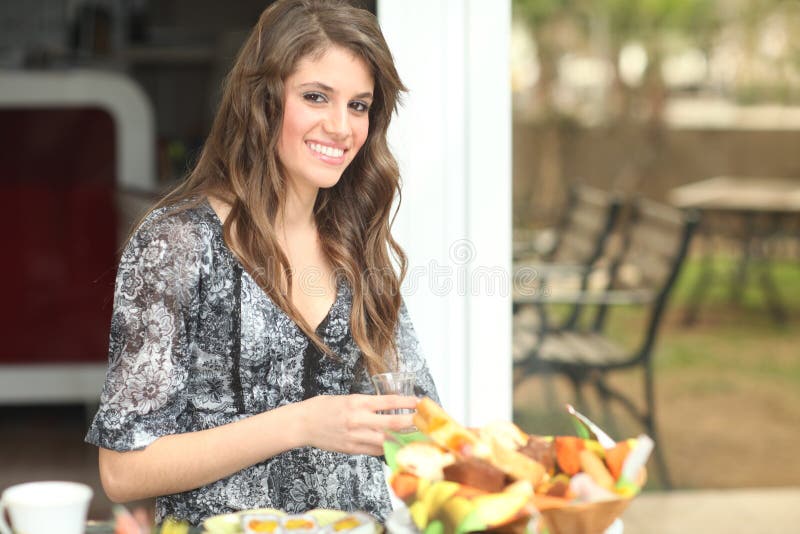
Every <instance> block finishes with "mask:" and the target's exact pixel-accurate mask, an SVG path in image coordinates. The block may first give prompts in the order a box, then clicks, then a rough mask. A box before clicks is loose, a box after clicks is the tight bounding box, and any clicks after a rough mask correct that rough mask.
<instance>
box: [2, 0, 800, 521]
mask: <svg viewBox="0 0 800 534" xmlns="http://www.w3.org/2000/svg"><path fill="white" fill-rule="evenodd" d="M359 3H360V5H362V6H364V7H366V8H368V9H371V10H373V11H375V9H376V5H375V2H359ZM268 4H269V2H268V1H266V0H258V1H253V0H238V1H236V2H226V3H222V2H217V1H214V0H192V1H189V0H160V1H153V0H151V1H148V0H105V1H100V0H91V1H90V0H86V1H82V0H2V2H0V154H1V155H0V161H2V162H3V163H2V170H0V187H2V191H3V198H4V199H7V206H6V209H5V210H3V215H2V217H3V219H2V223H3V224H2V226H3V228H4V230H5V231H4V232H3V237H2V238H0V239H2V247H3V250H4V261H3V262H2V267H0V269H2V275H3V279H4V280H7V281H8V282H7V288H6V292H5V296H6V298H5V302H6V305H5V306H3V308H2V311H1V312H0V313H2V321H0V325H2V326H0V328H2V338H3V341H4V343H3V344H2V346H0V380H2V383H1V385H0V400H1V401H2V405H0V414H2V415H1V416H0V435H2V436H3V439H2V440H0V458H3V462H2V466H0V488H2V487H6V486H7V485H10V484H13V483H16V482H21V481H28V480H35V479H43V478H69V479H73V480H82V481H86V482H88V483H90V484H92V485H93V486H94V487H95V488H96V492H97V493H96V498H95V499H94V501H93V504H92V506H93V508H92V511H91V512H90V514H91V515H92V516H93V517H107V516H108V514H109V506H110V504H109V503H108V502H107V501H106V500H105V499H104V497H103V495H102V491H101V490H100V487H99V480H98V477H97V467H96V450H95V449H94V447H91V446H88V445H85V444H84V443H83V436H84V434H85V430H86V426H87V423H88V418H90V417H91V416H92V415H93V410H94V404H95V403H96V393H97V389H96V382H93V381H92V380H88V381H87V379H86V377H87V376H88V377H95V378H97V377H102V372H103V369H104V365H105V361H106V339H107V329H108V321H109V317H110V312H111V298H112V294H113V281H114V270H115V266H116V261H117V254H118V252H119V249H120V247H121V246H122V244H123V243H124V238H125V236H126V235H127V232H128V231H129V229H130V224H131V223H132V222H133V221H134V220H135V217H136V215H137V214H139V213H141V212H142V210H143V209H145V208H146V206H147V205H148V204H149V203H150V202H151V201H152V200H153V199H154V198H155V197H156V196H157V195H158V193H159V192H161V191H163V190H165V189H166V188H168V187H169V186H170V185H171V184H174V183H175V182H176V181H177V180H179V179H180V178H181V177H182V176H183V175H184V174H185V172H186V171H187V169H188V168H189V167H190V165H191V162H192V160H193V158H194V157H195V156H196V155H197V153H198V150H199V148H200V146H201V144H202V142H203V140H204V137H205V135H206V133H207V131H208V128H209V126H210V122H211V120H212V117H213V113H214V110H215V106H216V102H217V99H218V97H219V91H220V84H221V81H222V78H223V76H224V75H225V73H226V70H227V69H228V68H229V66H230V65H231V63H232V61H233V58H234V56H235V53H236V51H237V49H238V47H239V45H240V44H241V42H242V40H243V38H244V36H245V35H246V33H247V31H248V30H249V29H250V28H251V27H252V26H253V24H254V23H255V21H256V20H257V18H258V16H259V14H260V13H261V11H262V10H263V9H264V8H265V7H266V6H267V5H268ZM512 14H513V16H512V33H511V36H512V39H511V43H510V45H511V50H510V57H511V73H512V79H511V87H512V102H513V200H512V202H513V218H512V219H513V229H514V248H515V250H520V251H522V252H521V253H520V255H519V258H524V257H525V253H526V252H531V253H534V252H536V251H535V250H533V249H537V248H540V249H542V250H544V251H545V252H544V253H542V257H544V258H547V254H548V252H547V249H548V248H549V249H550V252H551V253H552V249H553V248H554V247H555V246H556V245H557V244H558V243H559V235H560V233H563V232H564V230H565V226H566V222H565V214H567V213H569V210H570V209H571V207H573V206H574V204H573V203H572V201H571V199H572V198H573V197H572V196H571V194H572V193H571V192H572V191H575V190H577V188H580V187H584V186H587V187H589V188H591V190H593V191H600V192H603V193H607V194H609V195H613V196H614V198H615V199H618V201H619V203H620V204H621V205H623V206H628V205H630V203H631V202H632V199H635V198H637V197H646V198H648V199H651V200H654V201H656V202H658V203H661V204H664V205H669V204H672V205H673V207H676V208H685V207H686V204H684V203H682V202H681V199H682V198H683V199H685V196H683V197H682V196H681V190H679V189H678V188H680V187H681V186H686V185H690V184H693V183H696V182H701V181H703V180H707V179H712V178H719V177H728V178H731V179H734V181H730V182H722V183H723V189H725V188H727V189H729V190H736V189H737V185H736V184H738V183H740V182H737V181H735V179H736V178H740V177H744V178H746V179H748V180H751V181H752V180H755V182H748V183H749V184H751V185H752V184H755V185H752V187H751V188H750V189H746V190H743V191H745V192H744V193H743V196H744V197H746V198H745V199H744V200H748V199H751V198H753V197H758V196H759V194H760V193H759V192H760V191H766V190H767V189H769V188H768V187H767V185H769V184H779V186H780V187H779V189H778V193H777V194H773V195H772V196H770V197H769V199H772V198H774V197H775V196H777V197H778V198H779V199H782V200H783V201H785V203H783V204H782V203H780V202H779V204H780V205H778V206H777V207H776V206H775V205H774V202H772V201H771V200H769V199H767V200H764V202H762V203H761V204H759V205H757V206H756V208H758V209H756V208H752V207H744V208H742V206H739V205H734V206H733V207H730V206H729V208H730V209H728V210H727V211H726V209H720V208H719V207H717V208H716V211H715V209H708V210H704V212H703V214H702V217H703V219H702V224H701V229H700V230H698V232H697V233H696V234H695V236H694V238H693V239H692V241H691V243H690V245H689V250H688V256H687V258H686V259H685V261H683V263H682V265H681V269H680V271H679V276H678V278H677V280H676V282H675V285H674V287H672V288H671V289H670V292H669V295H668V296H669V300H668V302H667V306H666V308H665V312H664V314H663V316H662V317H660V318H659V319H658V321H657V325H656V327H657V333H658V336H657V338H656V339H655V341H656V342H655V343H654V345H653V348H652V369H653V376H654V392H655V393H654V395H655V398H654V401H653V405H654V406H655V414H656V417H655V422H656V425H657V427H658V429H659V432H660V435H659V438H660V439H659V447H660V449H661V450H662V451H663V454H664V456H665V460H666V465H667V466H668V471H669V478H671V486H672V487H677V488H732V487H762V486H787V485H796V484H797V481H798V480H800V461H798V460H797V459H796V455H795V453H794V450H795V449H796V446H797V445H796V444H797V443H798V442H800V425H798V424H797V422H798V421H800V357H798V356H800V350H798V347H800V329H798V328H797V327H798V322H799V321H800V317H798V315H799V313H798V312H799V310H800V222H798V219H800V207H798V206H800V193H798V192H797V191H798V189H797V187H800V150H798V148H797V147H798V146H800V2H797V1H777V0H647V1H636V0H594V1H590V0H513V2H512ZM487 38H491V37H490V36H487ZM63 102H67V103H66V104H63ZM132 110H133V111H132ZM125 116H130V120H129V121H128V124H132V125H134V126H131V127H129V128H127V129H125V128H122V129H120V128H118V127H115V121H118V120H119V119H120V117H125ZM129 145H131V146H132V148H131V149H130V151H128V149H127V148H124V147H127V146H129ZM121 147H122V148H121ZM130 154H139V155H140V156H137V157H132V156H130ZM717 183H720V182H717ZM726 184H727V185H726ZM793 184H794V185H793ZM795 185H796V186H797V187H795V188H793V187H794V186H795ZM780 188H784V189H780ZM683 191H684V192H685V191H686V190H683ZM691 191H692V190H690V192H691ZM701 196H702V195H701ZM705 198H708V197H705ZM690 200H691V199H690ZM698 206H699V207H701V208H703V203H702V202H700V204H699V205H698ZM698 206H695V207H698ZM706 207H708V206H706ZM723 208H724V207H723ZM719 211H723V212H725V213H719ZM754 211H755V213H753V212H754ZM743 214H744V216H742V215H743ZM621 220H624V218H623V219H621ZM624 231H625V230H624V226H623V225H620V226H618V227H617V226H615V227H614V228H613V229H611V231H610V234H611V235H612V236H614V235H616V236H619V235H621V234H623V233H624ZM610 242H614V239H611V240H610ZM743 260H744V261H743ZM765 273H766V274H765ZM770 287H772V289H770ZM698 288H700V290H698ZM776 295H777V297H776ZM515 310H516V311H518V312H519V313H518V314H517V315H515V320H514V326H515V328H514V345H515V350H518V351H519V352H520V354H522V355H524V354H525V353H526V352H527V351H529V350H530V349H531V348H532V347H534V348H535V347H536V346H537V342H538V341H537V339H540V338H541V334H542V333H544V334H546V333H547V332H546V328H545V329H543V328H542V325H541V318H538V319H537V318H535V317H533V318H532V317H529V316H528V315H526V312H525V310H524V309H522V307H520V309H519V310H517V308H516V307H515ZM570 310H572V308H571V307H570V304H564V303H562V304H558V305H555V306H554V309H553V310H552V314H553V315H555V316H560V315H568V314H569V313H570ZM647 321H648V318H647V316H646V315H645V314H642V313H641V312H640V310H639V308H637V307H636V306H627V305H620V306H615V307H614V309H613V310H612V311H611V312H609V313H608V318H607V320H606V321H605V324H604V330H603V332H602V334H603V336H605V337H607V338H609V339H613V340H614V342H615V343H617V344H619V346H622V347H629V346H631V347H632V346H635V345H636V344H637V343H638V342H639V339H640V338H641V337H643V336H646V335H647V333H648V332H647V329H648V322H647ZM43 324H47V325H52V327H50V328H47V329H46V330H43V329H42V326H41V325H43ZM537 336H539V337H538V338H537ZM531 337H533V338H535V339H533V340H531ZM76 366H77V367H76ZM31 367H34V368H35V370H36V371H37V372H36V373H32V372H31ZM47 369H50V370H51V371H52V373H51V374H50V375H47V374H46V373H45V374H43V373H40V372H39V371H46V370H47ZM641 373H642V369H640V368H631V369H630V370H623V371H622V372H620V373H615V374H614V376H613V377H612V376H610V377H609V381H610V382H612V383H613V384H614V385H615V386H617V387H619V388H621V389H622V390H625V391H627V392H629V393H631V394H632V396H633V397H634V400H635V402H636V403H637V404H638V405H642V403H643V401H644V390H643V388H642V385H641V380H640V375H641ZM565 401H571V402H574V401H575V395H574V392H573V390H572V388H571V384H570V382H569V381H568V380H567V379H565V378H564V377H563V376H559V375H558V374H556V375H553V376H550V375H539V374H537V373H530V374H527V375H526V376H525V377H524V378H523V379H521V380H518V381H516V383H515V389H514V418H515V421H516V422H517V423H519V424H520V425H521V426H523V428H524V429H525V430H527V431H529V432H536V433H540V434H549V433H564V432H567V433H572V428H571V427H570V426H569V422H568V421H566V422H565V418H564V416H563V413H562V408H561V406H562V405H563V402H565ZM580 404H581V406H582V407H583V408H584V409H585V410H586V411H587V412H589V413H591V414H592V415H593V416H594V415H595V414H596V415H597V418H598V422H602V423H603V424H604V425H608V426H609V428H613V429H614V435H615V437H619V438H622V437H627V436H632V435H636V434H637V433H638V432H640V431H641V430H642V429H641V426H640V425H639V424H638V423H637V422H636V421H634V420H633V419H632V418H631V417H630V416H629V415H628V414H627V413H626V412H625V411H624V410H621V409H619V407H615V406H612V407H611V409H610V410H608V411H604V410H602V406H601V403H600V402H599V399H598V397H597V396H596V395H594V394H593V393H592V391H587V394H586V395H585V397H584V398H582V399H581V403H580ZM732 465H733V466H736V468H735V469H731V466H732ZM666 482H667V481H666V479H665V478H664V477H663V476H661V475H659V474H655V475H654V476H653V477H652V478H651V481H650V485H649V487H648V488H649V489H658V488H664V487H667V486H668V484H667V483H666Z"/></svg>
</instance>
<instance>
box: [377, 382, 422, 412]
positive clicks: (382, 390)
mask: <svg viewBox="0 0 800 534" xmlns="http://www.w3.org/2000/svg"><path fill="white" fill-rule="evenodd" d="M414 379H415V376H414V373H412V372H396V373H381V374H377V375H373V376H372V384H373V385H374V386H375V392H376V393H377V394H378V395H406V396H409V397H411V396H413V395H414ZM381 413H383V414H390V415H393V414H394V415H396V414H408V413H414V410H411V409H408V408H401V409H397V410H382V411H381Z"/></svg>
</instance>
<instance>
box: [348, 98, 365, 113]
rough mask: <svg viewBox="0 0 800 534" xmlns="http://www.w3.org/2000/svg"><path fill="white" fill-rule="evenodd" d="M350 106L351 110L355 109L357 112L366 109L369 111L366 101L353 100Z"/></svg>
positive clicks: (362, 111)
mask: <svg viewBox="0 0 800 534" xmlns="http://www.w3.org/2000/svg"><path fill="white" fill-rule="evenodd" d="M350 108H351V109H352V110H353V111H357V112H359V113H364V112H366V111H369V106H368V105H367V103H366V102H362V101H360V100H356V101H354V102H350Z"/></svg>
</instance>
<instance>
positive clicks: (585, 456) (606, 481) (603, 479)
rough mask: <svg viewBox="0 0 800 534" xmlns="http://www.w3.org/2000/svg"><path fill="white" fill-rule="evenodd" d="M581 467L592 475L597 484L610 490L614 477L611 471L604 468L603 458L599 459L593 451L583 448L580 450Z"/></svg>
mask: <svg viewBox="0 0 800 534" xmlns="http://www.w3.org/2000/svg"><path fill="white" fill-rule="evenodd" d="M580 459H581V469H583V472H584V473H586V474H587V475H589V476H590V477H592V480H594V481H595V482H596V483H597V485H598V486H600V487H602V488H606V489H607V490H610V489H612V488H613V487H614V478H613V477H612V476H611V473H609V472H608V469H606V465H605V464H604V463H603V460H601V459H600V457H599V456H597V455H596V454H595V453H593V452H592V451H590V450H583V451H581V452H580Z"/></svg>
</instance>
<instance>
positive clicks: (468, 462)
mask: <svg viewBox="0 0 800 534" xmlns="http://www.w3.org/2000/svg"><path fill="white" fill-rule="evenodd" d="M442 478H445V479H447V480H449V481H451V482H458V483H459V484H466V485H467V486H472V487H473V488H477V489H481V490H483V491H488V492H489V493H494V492H498V491H502V489H503V488H504V487H506V474H505V473H503V472H502V471H500V470H499V469H498V468H496V467H494V466H493V465H492V464H490V463H489V462H485V461H483V460H481V459H480V458H463V459H461V460H459V461H458V462H453V463H452V464H450V465H447V466H445V468H444V469H443V477H442Z"/></svg>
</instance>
